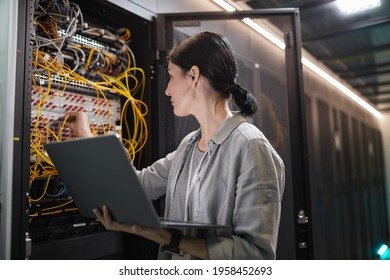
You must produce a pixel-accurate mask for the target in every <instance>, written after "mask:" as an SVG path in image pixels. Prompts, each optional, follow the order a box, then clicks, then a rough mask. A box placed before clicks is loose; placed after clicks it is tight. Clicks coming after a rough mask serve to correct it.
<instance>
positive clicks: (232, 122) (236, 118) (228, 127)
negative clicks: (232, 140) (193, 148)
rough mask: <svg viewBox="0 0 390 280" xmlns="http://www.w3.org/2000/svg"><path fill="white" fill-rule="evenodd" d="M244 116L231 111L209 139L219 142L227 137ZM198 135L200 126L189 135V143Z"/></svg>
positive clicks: (241, 121) (194, 140)
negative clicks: (229, 115) (231, 113)
mask: <svg viewBox="0 0 390 280" xmlns="http://www.w3.org/2000/svg"><path fill="white" fill-rule="evenodd" d="M245 121H246V120H245V118H244V116H243V115H242V114H241V113H240V112H233V116H232V117H231V118H229V119H228V120H227V121H226V123H225V125H224V126H223V127H221V128H220V129H219V130H218V131H217V132H216V133H215V135H214V136H213V137H211V141H213V142H214V143H215V144H218V145H219V144H221V143H222V142H223V141H225V140H226V138H228V137H229V135H230V133H232V131H233V130H234V129H235V128H236V127H237V126H239V125H240V124H241V123H243V122H245ZM199 137H200V128H199V129H198V130H196V131H195V133H194V135H193V136H192V137H191V140H192V141H191V143H194V142H196V141H197V140H198V138H199Z"/></svg>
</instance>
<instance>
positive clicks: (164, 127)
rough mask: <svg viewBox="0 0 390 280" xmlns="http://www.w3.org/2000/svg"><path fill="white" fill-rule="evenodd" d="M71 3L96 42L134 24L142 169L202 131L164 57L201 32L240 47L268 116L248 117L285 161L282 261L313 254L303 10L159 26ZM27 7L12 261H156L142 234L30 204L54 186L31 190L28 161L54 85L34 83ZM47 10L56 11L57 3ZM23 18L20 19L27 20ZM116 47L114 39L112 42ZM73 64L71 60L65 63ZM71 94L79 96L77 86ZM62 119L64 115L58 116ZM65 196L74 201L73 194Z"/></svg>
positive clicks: (174, 19)
mask: <svg viewBox="0 0 390 280" xmlns="http://www.w3.org/2000/svg"><path fill="white" fill-rule="evenodd" d="M43 2H45V3H46V2H47V1H42V3H43ZM48 2H50V1H48ZM65 2H66V1H65ZM65 2H64V3H65ZM73 2H74V3H75V4H77V6H78V7H79V8H80V10H81V11H82V12H83V17H85V18H83V20H84V21H85V22H88V24H90V25H91V26H94V28H96V29H97V32H98V34H97V35H96V34H95V35H94V36H92V37H91V36H89V37H88V36H87V37H88V38H89V39H91V40H92V41H94V42H95V41H97V42H99V41H101V40H103V41H104V38H105V35H106V34H107V33H106V32H108V31H109V32H112V31H113V30H115V29H118V28H122V27H128V28H129V29H130V30H131V31H132V35H131V36H132V37H131V38H132V39H131V44H132V48H133V51H134V54H135V57H136V58H137V63H138V65H139V67H142V68H143V71H144V73H145V91H144V97H143V98H144V99H143V100H144V102H145V104H146V105H147V106H148V108H149V112H148V114H147V116H146V119H147V123H148V133H149V136H150V137H149V138H148V142H147V143H146V144H145V145H146V147H144V149H143V150H142V154H137V155H136V159H137V162H138V164H139V165H138V166H139V167H142V166H146V165H148V164H150V163H151V162H152V161H154V160H156V159H158V158H160V157H162V156H165V155H166V154H167V153H168V152H170V151H172V150H174V149H175V147H176V146H177V144H178V141H179V140H180V139H181V137H182V136H184V135H185V134H186V133H187V132H188V130H190V129H193V128H195V127H196V122H195V121H194V120H193V119H191V118H186V119H178V118H176V117H174V115H173V111H172V110H171V104H170V103H169V100H168V99H167V98H166V96H165V95H164V91H165V86H166V83H167V79H166V75H167V74H166V60H165V56H166V54H167V51H168V50H169V48H170V47H171V46H172V45H173V44H175V43H177V42H178V41H179V40H181V39H182V38H184V37H185V36H188V35H190V34H191V33H193V32H196V31H198V30H201V29H202V28H207V29H209V30H215V31H220V32H221V33H223V34H224V35H225V36H226V37H227V38H228V39H229V40H230V41H231V42H232V45H233V49H235V51H236V52H237V55H238V64H239V71H240V73H241V74H240V79H241V80H240V82H241V83H242V84H243V85H245V86H247V87H248V88H249V89H251V90H252V91H253V92H254V93H255V95H256V96H257V98H258V99H259V100H260V102H261V103H262V104H264V106H263V110H262V112H261V113H260V114H258V115H256V116H254V118H253V119H249V120H248V121H250V122H253V123H254V124H255V125H257V126H259V127H260V129H261V130H263V131H264V132H265V134H266V136H267V137H268V138H269V139H270V140H271V142H273V145H274V147H275V148H276V149H277V151H278V152H279V153H280V154H281V156H282V158H283V160H284V162H285V165H286V172H287V174H286V175H287V176H286V179H287V180H286V188H285V193H284V197H283V202H282V220H281V227H280V233H279V245H278V251H277V258H279V259H308V258H311V257H312V248H311V231H310V220H309V219H308V217H309V216H310V212H311V210H310V205H309V203H308V201H307V199H308V196H309V193H308V191H309V188H308V183H309V178H308V175H307V174H308V172H307V170H308V163H307V152H306V148H307V144H306V137H305V135H306V132H305V126H304V124H305V121H304V115H305V114H304V108H303V102H302V101H303V99H302V98H303V97H302V92H303V84H302V69H301V63H300V59H301V53H300V50H301V44H300V30H299V29H300V28H299V13H298V10H297V9H279V10H259V11H248V12H236V13H232V14H228V13H203V14H181V15H178V14H175V15H159V16H158V17H157V22H154V21H147V20H144V19H142V18H140V17H138V16H137V15H134V14H132V13H131V12H129V11H125V10H123V9H121V8H120V7H117V6H115V5H113V4H110V3H108V2H107V1H101V0H96V1H94V2H93V5H91V3H89V2H88V3H86V2H85V1H73ZM21 3H22V5H21V6H20V7H21V9H20V11H21V13H22V14H23V17H24V24H23V23H21V29H24V30H25V32H20V34H24V35H23V38H21V39H20V44H21V47H20V50H21V51H20V53H21V54H20V55H19V63H20V65H19V67H18V69H19V73H20V75H21V77H23V78H24V80H23V82H21V83H19V84H18V87H19V88H18V89H17V93H16V94H17V101H18V102H17V105H16V108H15V119H16V122H15V135H16V136H17V137H18V138H19V139H20V141H19V142H18V143H17V145H15V161H14V162H15V166H14V179H15V180H14V181H15V186H14V188H15V190H14V192H13V194H14V201H15V202H16V203H15V204H14V209H13V213H14V216H13V217H14V218H13V229H12V231H13V233H15V234H14V235H13V237H12V252H13V254H12V258H13V259H23V258H31V259H106V258H116V259H122V258H125V259H132V258H135V259H144V258H147V259H153V258H155V257H156V246H155V244H152V243H151V242H148V241H146V240H143V239H142V238H138V237H135V236H129V235H126V234H121V233H116V232H107V231H105V230H104V229H103V228H102V227H101V226H99V225H98V224H96V223H94V222H92V221H88V220H86V219H84V218H83V217H81V216H79V215H78V214H77V210H74V209H67V208H60V211H59V212H58V213H57V214H55V215H53V216H52V218H49V219H48V218H46V217H43V216H44V215H43V213H44V210H43V209H42V205H34V201H32V198H34V199H36V198H37V197H38V196H39V191H42V190H43V191H45V189H47V188H48V187H53V186H51V185H50V184H49V183H48V182H49V180H48V179H46V181H42V182H41V184H40V185H39V186H38V187H37V190H35V193H34V190H32V188H31V173H30V172H31V169H30V167H31V162H32V159H31V155H30V151H31V127H32V126H33V125H34V123H33V121H34V118H32V117H31V116H36V115H37V114H39V113H38V112H37V111H36V108H35V107H34V106H35V105H34V103H36V102H37V101H38V103H39V102H41V101H40V100H39V99H38V100H37V99H36V98H34V94H36V90H37V88H38V89H39V88H40V87H47V86H48V84H47V81H45V79H44V78H42V79H38V81H39V83H38V85H36V84H34V79H36V77H35V78H34V67H33V66H34V65H33V62H34V61H33V58H34V51H36V50H34V46H35V45H34V38H35V37H36V36H37V34H36V33H34V32H36V29H34V28H31V27H32V26H34V24H35V25H36V24H37V23H36V21H37V14H36V13H35V12H34V11H36V9H38V8H40V6H39V5H38V4H37V3H39V1H38V2H36V1H21ZM53 3H54V2H53ZM57 4H58V3H57ZM49 8H52V9H56V8H58V7H55V6H53V7H49ZM34 15H35V16H34ZM38 16H39V15H38ZM245 18H249V19H251V20H254V21H257V20H269V21H270V22H271V23H272V24H273V25H276V26H277V27H278V28H279V29H280V30H282V37H283V39H282V41H284V42H283V43H284V44H285V48H283V50H281V49H278V48H277V47H275V46H274V45H272V44H270V43H269V42H268V41H265V40H264V39H262V40H259V38H260V37H259V35H258V34H257V33H256V32H254V31H253V30H251V29H249V28H248V27H247V26H246V25H244V23H243V22H242V20H243V19H245ZM21 20H22V21H23V19H21ZM44 20H46V19H44ZM227 21H229V24H230V23H231V22H232V21H233V22H234V24H233V25H231V26H229V29H227V27H226V26H224V23H226V22H227ZM156 23H157V24H156ZM221 23H222V25H221ZM40 24H41V25H43V27H44V28H43V29H42V30H41V32H43V33H50V32H52V30H49V29H48V27H47V26H51V25H50V24H49V23H47V22H46V21H43V23H42V22H41V23H40ZM230 27H232V29H230ZM220 28H222V30H221V29H220ZM101 30H106V31H101ZM242 30H245V31H244V33H243V34H244V36H248V37H247V38H249V39H250V41H252V42H253V45H252V46H249V52H250V54H251V55H252V57H247V56H246V55H244V54H245V53H243V52H242V49H240V48H239V44H238V43H239V42H238V41H237V38H241V39H242V37H237V38H236V37H235V34H237V32H240V31H242ZM155 31H156V32H155ZM46 35H47V34H46ZM82 35H83V36H84V35H85V34H82ZM241 36H242V34H241ZM239 40H240V39H239ZM244 40H245V39H244ZM111 43H112V42H107V44H111ZM258 47H261V48H260V49H259V48H258ZM55 48H56V47H55ZM113 48H115V47H113ZM259 50H261V51H259ZM76 51H77V50H76ZM51 52H52V53H54V54H55V53H56V52H57V50H54V51H53V50H51ZM263 52H268V53H270V54H272V55H271V57H272V58H275V59H276V61H277V63H276V65H275V66H272V65H274V64H275V63H274V61H270V60H269V59H270V57H267V56H266V55H265V54H264V53H263ZM69 55H70V54H69ZM70 56H71V55H70ZM66 58H67V57H64V59H66ZM93 58H94V54H93V53H92V51H91V50H88V51H87V53H86V58H85V59H86V60H87V61H88V60H89V63H90V62H91V61H92V59H93ZM45 59H46V60H47V59H48V58H45V56H42V60H45ZM96 61H97V60H96ZM74 63H76V62H74ZM77 63H81V62H79V61H78V62H77ZM273 67H275V69H274V68H273ZM84 70H85V69H84ZM34 87H35V91H34ZM68 89H69V90H72V88H71V87H70V86H69V87H68V88H67V90H68ZM74 90H75V92H74V93H77V94H75V95H71V98H76V100H78V99H80V98H81V100H82V96H80V95H79V94H84V92H83V91H82V90H81V91H80V90H78V91H77V90H76V89H74ZM47 91H49V90H47ZM70 93H73V92H70ZM115 100H118V104H120V106H124V104H126V100H125V99H124V98H122V97H119V98H118V99H115ZM45 104H47V103H45ZM116 104H117V103H116ZM71 105H74V104H71ZM118 106H119V105H118ZM121 108H123V107H121ZM126 114H129V115H131V114H132V111H131V110H130V112H127V113H126ZM55 117H57V118H58V114H57V115H55ZM121 129H123V127H121ZM131 129H132V127H129V128H127V129H126V131H127V133H131V132H130V131H131ZM292 163H294V164H292ZM45 182H46V183H45ZM61 188H62V185H61V184H58V185H54V189H57V190H61ZM64 199H68V200H69V197H67V198H64ZM49 200H50V199H49ZM42 204H43V202H42ZM155 205H156V208H157V209H158V210H161V211H162V210H163V205H160V202H159V201H157V202H156V204H155ZM49 208H50V207H48V208H47V209H49ZM34 209H35V210H34ZM68 213H71V215H69V214H68ZM37 218H39V219H37ZM32 220H33V221H34V222H33V223H32V222H31V221H32Z"/></svg>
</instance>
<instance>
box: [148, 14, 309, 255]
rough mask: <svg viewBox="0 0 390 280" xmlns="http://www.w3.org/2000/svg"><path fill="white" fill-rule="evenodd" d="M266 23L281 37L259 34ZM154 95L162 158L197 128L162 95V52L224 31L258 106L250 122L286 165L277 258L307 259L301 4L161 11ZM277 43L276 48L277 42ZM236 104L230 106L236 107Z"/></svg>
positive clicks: (164, 79) (243, 81) (164, 77)
mask: <svg viewBox="0 0 390 280" xmlns="http://www.w3.org/2000/svg"><path fill="white" fill-rule="evenodd" d="M261 26H266V27H267V29H268V30H270V32H271V33H272V34H274V35H276V37H278V36H279V38H281V39H280V40H279V41H278V40H277V41H274V42H271V41H270V40H269V39H265V37H264V36H263V35H260V33H261V32H263V30H261ZM156 28H157V32H156V33H157V50H158V51H157V54H158V60H157V65H156V69H155V70H156V71H157V73H158V75H157V77H158V79H157V81H156V82H157V86H156V89H157V91H158V92H155V93H154V96H155V98H156V102H154V107H153V112H155V120H156V123H155V125H154V129H155V131H154V133H155V135H158V138H157V139H159V141H158V143H156V144H155V150H156V152H157V153H156V155H157V156H158V157H163V156H165V155H166V154H167V153H169V152H171V151H173V150H175V149H176V147H177V146H178V144H179V142H180V141H181V139H182V138H183V137H184V136H185V135H186V134H187V133H189V132H190V131H192V130H194V129H196V128H198V124H197V122H196V120H195V119H194V118H193V117H186V118H177V117H175V116H174V114H173V111H172V109H171V104H170V101H169V98H167V97H166V96H165V95H164V92H165V87H166V85H167V82H168V77H167V72H166V64H167V61H166V55H167V52H168V51H169V49H170V48H171V47H172V46H174V45H176V44H177V43H179V42H180V41H182V40H183V39H184V38H186V37H187V36H190V35H192V34H195V33H197V32H200V31H206V30H208V31H213V32H217V33H221V34H222V35H224V36H225V37H226V38H227V39H228V40H229V41H230V43H231V45H232V47H233V51H234V52H235V56H236V58H237V64H238V72H239V75H238V81H239V83H240V84H241V85H243V86H244V87H246V88H248V89H249V90H250V91H252V93H253V94H254V95H255V96H256V98H257V99H258V101H259V103H260V110H259V112H257V113H256V114H255V115H254V116H253V118H251V119H248V121H250V122H252V123H253V124H255V125H256V126H257V127H259V128H260V130H261V131H262V132H263V133H264V134H265V136H266V137H267V138H268V139H269V140H270V142H271V143H272V144H273V146H274V148H275V149H276V150H277V152H278V153H279V155H281V157H282V159H283V161H284V163H285V166H286V186H285V192H284V196H283V201H282V217H281V224H280V230H279V241H278V249H277V259H311V258H312V246H311V234H310V233H311V230H310V220H309V219H308V217H309V216H310V205H309V200H308V198H309V178H308V174H309V172H308V162H307V159H308V157H307V144H306V131H305V130H306V128H305V125H304V124H305V120H304V111H303V110H304V108H303V104H304V102H303V92H304V91H303V81H302V68H301V35H300V23H299V12H298V9H272V10H251V11H239V12H234V13H225V12H208V13H186V14H160V15H158V17H157V27H156ZM277 45H278V46H277ZM233 109H234V108H233Z"/></svg>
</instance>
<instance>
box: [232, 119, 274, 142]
mask: <svg viewBox="0 0 390 280" xmlns="http://www.w3.org/2000/svg"><path fill="white" fill-rule="evenodd" d="M234 134H235V136H236V137H237V138H238V139H241V140H242V141H252V140H262V141H264V140H267V139H266V137H265V136H264V133H263V132H262V131H261V130H260V129H259V128H258V127H257V126H255V125H254V124H251V123H249V122H243V123H241V124H240V125H239V126H237V128H236V130H235V133H234Z"/></svg>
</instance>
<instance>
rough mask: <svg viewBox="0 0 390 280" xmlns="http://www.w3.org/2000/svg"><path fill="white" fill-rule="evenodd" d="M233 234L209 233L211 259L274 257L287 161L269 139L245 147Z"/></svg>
mask: <svg viewBox="0 0 390 280" xmlns="http://www.w3.org/2000/svg"><path fill="white" fill-rule="evenodd" d="M241 155H242V157H241V158H238V159H237V160H240V161H241V163H240V164H239V166H240V168H239V171H238V173H237V184H236V198H235V205H234V212H233V220H232V225H233V235H232V236H231V237H208V238H207V243H208V253H209V257H210V259H275V258H276V245H277V239H278V231H279V223H280V213H281V199H282V194H283V190H284V181H285V179H284V176H285V173H284V172H285V171H284V164H283V162H282V160H281V159H280V157H279V156H278V155H277V154H276V152H275V151H274V149H273V148H272V147H271V145H270V144H269V143H268V141H266V140H262V139H255V140H251V141H250V142H249V143H248V145H246V147H243V152H242V154H241Z"/></svg>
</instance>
